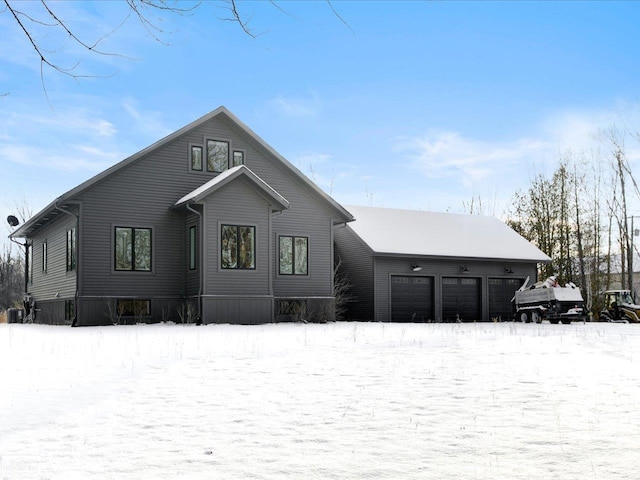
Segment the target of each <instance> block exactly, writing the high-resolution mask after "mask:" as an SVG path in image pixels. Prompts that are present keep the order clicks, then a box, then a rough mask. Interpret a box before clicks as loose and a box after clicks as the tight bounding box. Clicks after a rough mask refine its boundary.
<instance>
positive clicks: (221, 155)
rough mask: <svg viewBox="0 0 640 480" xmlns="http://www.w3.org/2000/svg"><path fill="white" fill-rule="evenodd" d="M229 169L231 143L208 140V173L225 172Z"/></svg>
mask: <svg viewBox="0 0 640 480" xmlns="http://www.w3.org/2000/svg"><path fill="white" fill-rule="evenodd" d="M228 168H229V142H223V141H221V140H207V171H208V172H224V171H225V170H227V169H228Z"/></svg>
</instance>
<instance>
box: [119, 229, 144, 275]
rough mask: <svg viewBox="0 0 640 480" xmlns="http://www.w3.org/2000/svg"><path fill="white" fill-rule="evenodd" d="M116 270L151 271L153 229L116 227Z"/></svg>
mask: <svg viewBox="0 0 640 480" xmlns="http://www.w3.org/2000/svg"><path fill="white" fill-rule="evenodd" d="M114 268H115V269H116V270H117V271H133V272H150V271H151V229H150V228H131V227H115V233H114Z"/></svg>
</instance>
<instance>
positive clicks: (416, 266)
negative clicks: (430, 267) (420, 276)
mask: <svg viewBox="0 0 640 480" xmlns="http://www.w3.org/2000/svg"><path fill="white" fill-rule="evenodd" d="M421 270H422V267H421V266H420V265H416V264H415V263H414V264H412V265H411V271H412V272H419V271H421Z"/></svg>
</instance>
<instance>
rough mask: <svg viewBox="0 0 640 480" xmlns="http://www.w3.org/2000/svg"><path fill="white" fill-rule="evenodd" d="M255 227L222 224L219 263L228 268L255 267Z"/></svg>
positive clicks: (251, 268)
mask: <svg viewBox="0 0 640 480" xmlns="http://www.w3.org/2000/svg"><path fill="white" fill-rule="evenodd" d="M255 253H256V227H253V226H246V225H222V227H221V230H220V265H221V267H222V268H223V269H226V270H227V269H228V270H253V269H255V268H256V255H255Z"/></svg>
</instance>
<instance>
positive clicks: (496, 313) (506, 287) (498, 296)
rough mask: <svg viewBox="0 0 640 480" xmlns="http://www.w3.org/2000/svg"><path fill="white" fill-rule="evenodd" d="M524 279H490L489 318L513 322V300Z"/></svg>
mask: <svg viewBox="0 0 640 480" xmlns="http://www.w3.org/2000/svg"><path fill="white" fill-rule="evenodd" d="M524 281H525V279H524V278H489V279H488V284H489V318H491V319H498V320H501V321H503V320H511V319H512V318H513V304H512V303H511V299H512V298H513V295H514V294H515V292H516V290H518V289H519V288H520V287H521V286H522V284H523V283H524Z"/></svg>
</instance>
